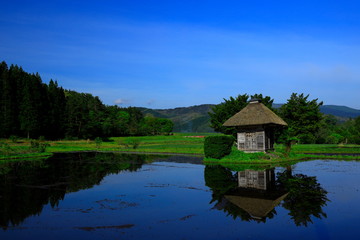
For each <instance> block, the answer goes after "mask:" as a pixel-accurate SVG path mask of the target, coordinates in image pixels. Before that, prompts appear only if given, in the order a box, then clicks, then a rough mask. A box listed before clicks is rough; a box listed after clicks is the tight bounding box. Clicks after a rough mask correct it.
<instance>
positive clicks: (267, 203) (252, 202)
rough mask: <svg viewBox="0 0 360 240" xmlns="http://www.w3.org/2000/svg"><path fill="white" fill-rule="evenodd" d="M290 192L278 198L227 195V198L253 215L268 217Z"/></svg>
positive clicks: (259, 217) (255, 216) (254, 216)
mask: <svg viewBox="0 0 360 240" xmlns="http://www.w3.org/2000/svg"><path fill="white" fill-rule="evenodd" d="M287 195H288V193H285V194H283V195H280V196H278V198H276V199H262V198H253V197H245V196H233V195H225V198H226V199H227V200H228V201H230V202H231V203H233V204H235V205H236V206H238V207H240V208H241V209H243V210H245V211H246V212H247V213H249V214H250V216H251V217H253V218H257V219H261V218H264V217H266V216H267V215H268V214H269V212H271V210H273V209H274V208H275V207H276V206H277V205H279V204H280V202H281V201H282V200H283V199H285V198H286V196H287Z"/></svg>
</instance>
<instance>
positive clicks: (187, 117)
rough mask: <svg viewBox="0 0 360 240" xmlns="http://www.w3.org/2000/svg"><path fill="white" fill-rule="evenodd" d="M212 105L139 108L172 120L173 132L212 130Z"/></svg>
mask: <svg viewBox="0 0 360 240" xmlns="http://www.w3.org/2000/svg"><path fill="white" fill-rule="evenodd" d="M281 105H282V104H274V105H273V106H274V108H279V107H280V106H281ZM212 106H214V104H203V105H197V106H191V107H179V108H173V109H149V108H140V109H141V111H142V112H143V113H144V114H151V115H153V116H154V117H161V118H168V119H171V120H172V121H173V122H174V132H213V129H212V128H210V127H209V121H210V117H209V115H208V112H209V111H211V107H212ZM320 111H321V112H322V113H324V114H330V115H334V116H335V117H336V118H337V119H339V120H340V121H346V120H348V119H350V118H356V117H358V116H360V110H357V109H353V108H349V107H346V106H336V105H324V106H321V107H320Z"/></svg>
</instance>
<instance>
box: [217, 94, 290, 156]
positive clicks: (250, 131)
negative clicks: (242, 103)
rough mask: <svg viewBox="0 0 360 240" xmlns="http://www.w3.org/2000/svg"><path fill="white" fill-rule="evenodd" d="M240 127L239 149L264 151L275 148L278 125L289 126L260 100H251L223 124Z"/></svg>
mask: <svg viewBox="0 0 360 240" xmlns="http://www.w3.org/2000/svg"><path fill="white" fill-rule="evenodd" d="M223 126H225V127H236V128H237V129H238V136H237V144H238V149H239V150H242V151H245V152H264V151H267V150H270V149H273V146H274V132H275V129H276V128H277V127H283V126H287V123H286V122H285V121H284V120H282V119H281V118H280V117H279V116H278V115H276V114H275V113H274V112H273V111H271V110H270V109H269V108H267V107H266V106H265V105H264V104H262V103H261V102H260V101H259V100H257V99H254V100H251V101H250V103H249V104H248V105H247V106H246V107H245V108H243V109H242V110H241V111H240V112H238V113H236V114H235V115H234V116H232V117H231V118H229V119H228V120H227V121H225V123H224V124H223Z"/></svg>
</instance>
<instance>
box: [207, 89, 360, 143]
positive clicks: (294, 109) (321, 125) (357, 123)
mask: <svg viewBox="0 0 360 240" xmlns="http://www.w3.org/2000/svg"><path fill="white" fill-rule="evenodd" d="M251 98H257V99H259V100H261V102H262V103H263V104H264V105H265V106H267V107H268V108H270V109H271V110H272V111H273V112H275V113H276V114H278V115H279V116H280V117H281V118H282V119H283V120H284V121H285V122H287V124H288V127H287V128H284V129H279V131H278V132H277V135H276V141H277V142H283V143H284V142H286V141H289V140H294V141H297V142H299V143H319V144H325V143H329V144H338V143H354V144H360V117H357V118H355V119H350V120H348V121H346V122H343V123H341V122H339V121H338V120H337V119H336V118H335V117H334V116H332V115H325V114H322V113H321V112H320V106H321V105H322V104H323V102H319V101H318V99H312V100H310V99H309V95H305V94H303V93H301V94H298V93H293V94H292V95H291V96H290V98H289V99H288V100H287V102H286V103H285V104H284V105H282V106H281V107H280V108H279V109H274V108H273V107H272V105H273V102H274V99H272V98H271V97H269V96H263V95H262V94H254V95H248V94H243V95H238V96H236V97H230V98H229V99H225V98H224V102H222V103H220V104H218V105H216V106H214V107H213V108H212V112H209V115H210V126H211V127H212V128H213V129H214V130H215V131H216V132H221V133H224V134H230V135H234V136H236V132H237V131H236V129H235V128H229V127H224V126H223V123H224V122H225V121H226V120H227V119H229V118H230V117H231V116H233V115H234V114H236V113H237V112H239V111H241V109H243V108H244V107H245V106H246V105H247V104H248V102H249V100H250V99H251Z"/></svg>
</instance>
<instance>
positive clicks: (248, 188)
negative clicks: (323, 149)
mask: <svg viewBox="0 0 360 240" xmlns="http://www.w3.org/2000/svg"><path fill="white" fill-rule="evenodd" d="M359 190H360V162H356V161H335V160H331V161H330V160H313V161H306V162H301V163H297V164H295V165H293V166H283V167H276V168H270V169H263V168H259V167H252V168H250V169H247V168H246V167H241V166H238V167H236V168H235V169H234V168H233V169H230V168H226V167H222V166H205V165H203V164H202V159H201V158H197V157H185V156H152V155H126V154H112V153H107V154H96V153H81V154H80V153H78V154H58V155H55V156H54V157H52V158H50V159H48V160H39V161H26V162H13V163H2V164H0V227H1V229H0V239H340V238H343V239H354V238H357V236H359V235H360V228H359V227H358V224H359V222H360V217H359V216H360V205H359V202H360V192H359Z"/></svg>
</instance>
